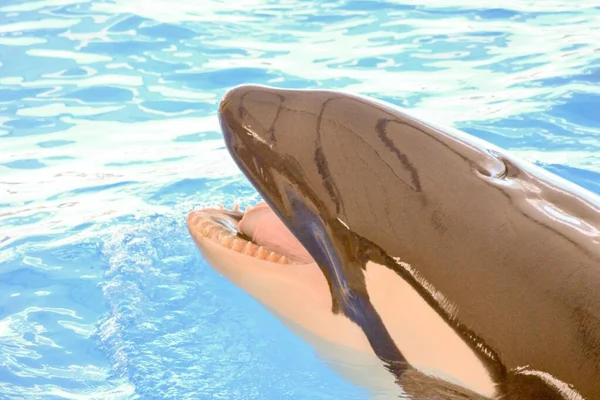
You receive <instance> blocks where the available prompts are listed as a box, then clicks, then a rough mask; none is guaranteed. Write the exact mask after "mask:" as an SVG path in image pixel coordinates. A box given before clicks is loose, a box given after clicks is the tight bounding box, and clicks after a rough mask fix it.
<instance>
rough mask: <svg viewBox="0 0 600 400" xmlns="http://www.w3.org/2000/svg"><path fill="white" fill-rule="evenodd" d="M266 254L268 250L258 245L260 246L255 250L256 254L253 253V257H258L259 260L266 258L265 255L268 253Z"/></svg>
mask: <svg viewBox="0 0 600 400" xmlns="http://www.w3.org/2000/svg"><path fill="white" fill-rule="evenodd" d="M268 254H269V252H268V251H266V250H265V248H264V247H262V246H260V247H259V248H258V250H257V251H256V255H255V257H256V258H259V259H261V260H264V259H265V258H267V255H268Z"/></svg>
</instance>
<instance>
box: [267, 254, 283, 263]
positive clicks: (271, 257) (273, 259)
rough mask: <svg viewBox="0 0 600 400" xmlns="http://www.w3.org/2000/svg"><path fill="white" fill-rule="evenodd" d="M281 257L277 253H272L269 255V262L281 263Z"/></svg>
mask: <svg viewBox="0 0 600 400" xmlns="http://www.w3.org/2000/svg"><path fill="white" fill-rule="evenodd" d="M279 258H280V257H279V256H278V255H277V254H276V253H275V252H273V251H272V252H271V254H269V256H268V257H267V261H271V262H277V261H279Z"/></svg>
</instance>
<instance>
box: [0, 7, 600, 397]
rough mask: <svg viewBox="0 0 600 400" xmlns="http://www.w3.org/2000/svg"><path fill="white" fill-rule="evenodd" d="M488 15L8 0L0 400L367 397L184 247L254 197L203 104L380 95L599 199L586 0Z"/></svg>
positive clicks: (1, 24)
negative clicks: (251, 97)
mask: <svg viewBox="0 0 600 400" xmlns="http://www.w3.org/2000/svg"><path fill="white" fill-rule="evenodd" d="M480 4H482V3H480V2H475V1H473V0H470V1H467V0H450V1H445V2H444V5H443V6H441V5H440V2H436V1H432V0H430V1H425V0H407V1H402V2H396V1H377V0H369V1H307V0H288V1H281V2H279V1H267V0H249V1H241V2H226V1H216V0H213V1H209V0H205V1H202V2H199V1H192V0H144V1H141V0H112V1H108V0H105V1H101V0H96V1H88V0H41V1H31V0H25V1H7V0H4V1H3V2H2V5H1V6H0V360H1V361H0V398H3V399H4V398H6V399H84V398H85V399H92V398H93V399H177V400H179V399H342V398H343V399H365V398H368V396H367V394H365V393H364V391H363V390H362V389H361V388H358V387H356V386H353V385H352V384H351V383H349V382H346V381H344V380H342V379H340V378H339V377H338V376H337V375H335V374H334V373H333V372H331V370H330V369H329V368H328V366H327V365H326V363H325V362H323V361H321V360H320V359H319V358H317V356H316V355H315V354H314V352H313V349H312V348H311V347H309V346H308V345H306V344H305V343H303V342H302V341H301V340H300V339H298V338H297V337H295V336H294V335H293V334H291V333H290V332H289V331H288V330H287V329H285V328H284V327H283V326H282V325H281V324H280V323H279V322H278V321H277V320H276V319H275V318H274V317H273V316H271V315H270V314H269V313H268V312H266V311H265V310H264V309H263V308H262V307H261V306H260V305H258V304H257V303H256V302H255V301H254V300H253V299H251V298H250V297H249V296H248V295H246V294H245V293H243V292H242V291H240V290H238V289H237V288H236V287H234V286H233V285H231V284H230V283H228V282H227V281H226V280H225V279H224V278H222V277H221V276H219V275H218V274H217V273H215V272H214V271H212V270H211V269H210V268H209V267H208V265H207V264H206V262H205V261H204V260H203V259H202V257H201V256H200V255H199V254H198V252H197V250H196V248H195V246H194V245H193V243H192V241H191V240H190V238H189V237H188V234H187V231H186V228H185V225H184V223H185V215H186V213H187V212H188V211H189V210H190V209H191V208H192V207H194V206H197V205H202V204H215V203H219V202H224V203H225V204H226V205H231V204H232V203H233V202H234V201H235V200H236V199H241V200H242V202H246V203H249V202H253V201H256V199H258V197H257V194H256V192H255V191H254V190H253V189H252V187H251V186H249V184H248V183H247V181H246V180H245V179H243V177H242V176H241V174H240V173H239V171H238V170H237V169H236V167H235V166H234V164H233V162H232V160H231V159H230V158H229V156H228V155H227V153H226V151H225V148H224V143H223V141H222V137H221V134H220V132H219V130H218V123H217V120H216V107H217V102H218V100H219V98H220V97H221V96H222V95H223V93H224V92H225V91H226V90H227V89H228V88H230V87H232V86H234V85H237V84H241V83H260V84H270V85H275V86H280V87H289V88H327V89H342V90H347V91H352V92H357V93H362V94H367V95H373V96H376V97H379V98H382V99H385V100H388V101H390V102H392V103H395V104H398V105H400V106H404V107H408V108H411V109H414V110H416V111H418V112H419V113H420V114H421V115H424V116H426V117H428V118H431V119H432V120H433V121H434V122H436V123H439V124H443V125H450V126H455V127H458V128H460V129H463V130H466V131H467V132H470V133H472V134H474V135H476V136H479V137H482V138H484V139H486V140H489V141H491V142H493V143H495V144H497V145H499V146H502V147H504V148H507V149H509V150H511V151H512V152H514V153H516V154H519V155H521V156H522V157H524V158H526V159H528V160H530V161H533V162H536V163H538V164H540V165H542V166H544V167H545V168H548V169H549V170H552V171H554V172H556V173H558V174H559V175H561V176H564V177H566V178H568V179H570V180H572V181H574V182H576V183H579V184H580V185H583V186H585V187H587V188H589V189H591V190H593V191H595V192H598V193H600V140H599V133H598V132H599V126H600V112H599V111H598V104H600V89H599V88H600V85H599V82H600V50H599V49H600V7H598V3H597V1H590V0H583V1H579V2H576V3H574V2H572V1H566V0H561V1H558V0H546V1H543V2H541V1H533V0H530V1H523V0H519V1H517V0H510V1H505V2H503V3H502V8H491V7H484V6H482V5H480Z"/></svg>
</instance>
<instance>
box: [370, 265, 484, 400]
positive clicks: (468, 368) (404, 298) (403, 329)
mask: <svg viewBox="0 0 600 400" xmlns="http://www.w3.org/2000/svg"><path fill="white" fill-rule="evenodd" d="M365 282H366V286H367V291H368V293H369V297H370V298H371V302H372V304H373V306H374V307H375V309H376V310H377V312H378V313H379V316H380V317H381V319H382V320H383V323H384V325H385V326H386V328H387V330H388V332H389V333H390V335H391V337H392V339H393V340H394V342H395V343H396V346H398V348H399V349H400V351H401V352H402V353H403V354H404V356H405V357H406V359H407V361H408V362H409V363H410V364H411V365H412V366H413V367H415V368H417V369H418V370H420V371H421V372H423V373H425V374H428V375H433V376H436V377H439V378H440V379H443V380H446V381H449V382H453V383H456V384H458V385H460V386H464V387H467V388H469V389H471V390H473V391H475V392H478V393H480V394H482V395H484V396H489V397H493V396H494V395H495V394H496V390H495V383H494V382H493V380H492V379H491V377H490V375H489V373H488V371H487V369H486V368H485V366H484V365H483V363H482V362H481V361H480V360H479V358H478V356H477V355H476V353H475V352H474V351H473V350H472V349H471V348H470V347H469V346H468V345H467V344H466V343H465V341H464V340H463V339H462V338H461V337H460V336H459V335H458V334H457V333H456V332H455V331H454V330H453V329H452V327H450V326H449V325H448V324H447V323H446V322H445V321H444V319H443V318H442V317H440V316H439V314H438V313H437V312H436V311H435V310H434V309H433V308H432V307H431V306H430V305H429V304H428V303H427V302H426V301H425V300H424V299H423V298H422V297H421V296H420V295H419V294H418V293H417V292H416V291H415V290H414V289H413V287H412V286H411V285H410V284H409V283H407V282H406V281H405V280H404V279H402V277H400V276H399V275H398V274H397V273H396V272H394V271H393V270H391V269H389V268H388V267H386V266H383V265H380V264H377V263H374V262H368V263H367V268H366V272H365Z"/></svg>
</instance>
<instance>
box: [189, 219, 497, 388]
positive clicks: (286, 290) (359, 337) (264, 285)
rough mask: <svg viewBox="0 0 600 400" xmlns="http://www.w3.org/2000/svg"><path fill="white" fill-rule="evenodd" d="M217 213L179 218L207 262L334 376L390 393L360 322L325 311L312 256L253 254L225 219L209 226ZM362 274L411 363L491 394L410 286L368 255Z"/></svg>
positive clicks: (322, 283)
mask: <svg viewBox="0 0 600 400" xmlns="http://www.w3.org/2000/svg"><path fill="white" fill-rule="evenodd" d="M219 212H221V213H222V218H223V219H227V218H231V217H230V215H231V212H232V211H229V210H221V211H220V210H218V209H216V210H215V209H211V210H198V211H193V212H191V213H190V214H189V216H188V221H187V224H188V229H189V231H190V234H191V236H192V237H193V239H194V241H195V243H196V245H197V246H198V248H199V249H200V251H201V253H202V255H203V256H204V258H205V259H206V260H207V262H208V263H209V264H210V266H211V267H212V268H214V269H215V270H216V271H218V272H219V273H220V274H222V275H223V276H225V277H226V278H227V279H228V280H230V281H231V282H232V283H234V284H235V285H237V286H238V287H240V288H241V289H243V290H245V291H246V292H247V293H249V294H250V295H251V296H253V297H254V298H256V299H257V300H258V301H259V302H260V303H262V304H263V305H264V306H265V307H266V308H267V309H269V310H270V311H271V312H273V313H274V314H275V315H276V316H277V317H278V318H279V319H280V320H281V321H282V322H283V323H284V324H285V325H286V326H287V327H288V328H290V329H291V330H292V331H294V332H295V333H296V334H298V335H299V336H301V337H302V338H303V339H305V340H306V341H308V342H309V343H311V345H313V346H314V347H315V348H316V349H317V350H318V352H319V354H320V355H321V356H322V357H323V358H325V359H326V360H328V362H329V363H330V364H331V366H332V368H333V369H334V370H335V371H337V372H338V373H339V374H340V375H341V376H342V377H345V378H347V379H349V380H351V381H352V382H354V383H355V384H357V385H359V386H362V387H365V388H367V389H368V390H369V391H370V392H372V393H373V394H377V393H379V394H380V395H383V394H389V393H394V395H395V396H396V397H397V396H398V395H399V394H401V393H402V387H401V386H398V385H397V384H396V383H395V377H394V376H393V375H392V374H391V373H389V372H388V371H386V368H385V365H384V363H383V362H382V361H381V360H379V359H378V358H377V356H376V355H375V354H374V353H373V350H372V348H371V345H370V344H369V341H368V340H367V338H366V336H365V334H364V332H363V331H362V330H361V329H360V327H359V326H358V325H356V324H355V323H353V322H352V321H350V320H349V319H348V318H347V317H345V316H344V315H341V314H334V313H332V300H331V294H330V291H329V287H328V285H327V280H326V279H325V277H324V276H323V273H322V272H321V270H320V268H319V266H318V265H317V264H316V263H314V262H312V263H291V262H289V261H288V260H287V258H284V259H283V260H284V262H282V261H281V260H282V258H283V257H286V255H283V254H273V252H269V251H267V250H264V251H263V252H261V255H259V254H258V251H257V250H253V247H252V246H253V245H254V246H256V245H255V244H252V242H251V241H247V240H245V239H242V238H240V237H239V236H236V235H235V232H233V231H232V230H231V229H230V228H225V225H227V224H225V225H223V224H215V225H211V223H213V224H214V221H215V218H216V220H218V219H219V217H218V215H219ZM207 213H209V214H210V215H212V222H211V221H210V220H207V218H206V216H207ZM237 218H241V216H240V215H238V217H237ZM230 226H231V224H230ZM234 240H235V241H236V242H235V244H234ZM244 249H250V250H248V251H244ZM365 281H366V285H367V290H368V292H369V295H370V298H371V302H372V304H373V306H374V308H375V310H376V311H377V312H378V314H379V315H380V316H381V318H382V320H383V322H384V324H385V326H386V328H387V330H388V332H390V335H391V336H392V339H393V340H394V342H395V343H396V345H397V346H398V347H399V348H400V349H401V351H402V352H403V353H404V355H405V356H406V358H407V361H408V362H409V363H410V364H411V365H412V366H413V367H414V368H416V369H417V370H419V371H420V372H422V373H424V374H426V375H431V376H433V377H438V378H439V379H440V380H441V381H442V382H443V381H447V382H448V383H453V384H456V385H459V386H463V387H465V388H468V389H470V390H472V391H474V392H476V393H479V394H480V395H482V396H485V397H493V396H494V395H495V394H496V386H495V383H494V382H493V380H492V379H491V377H490V375H489V374H488V372H487V370H486V368H485V367H484V365H483V364H482V363H481V361H480V359H479V358H478V356H477V355H476V354H475V353H474V352H473V350H472V349H471V348H470V347H469V346H468V345H467V344H466V343H464V341H463V340H462V338H461V337H460V336H458V335H457V334H456V333H455V332H454V330H453V329H452V328H451V327H449V326H448V325H447V323H446V322H445V321H444V320H443V319H442V318H441V317H440V316H439V315H438V313H437V312H435V311H434V310H433V309H432V308H431V307H430V306H429V305H428V304H427V302H426V301H425V300H423V299H422V297H421V296H420V295H419V294H418V293H417V292H416V291H415V290H414V289H413V288H412V286H411V285H409V284H408V283H407V282H405V281H404V280H403V279H402V278H401V277H400V276H399V275H398V274H396V273H394V272H393V271H392V270H390V269H389V268H387V267H386V266H382V265H379V264H377V263H374V262H368V263H367V265H366V269H365ZM482 398H483V397H482Z"/></svg>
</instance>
